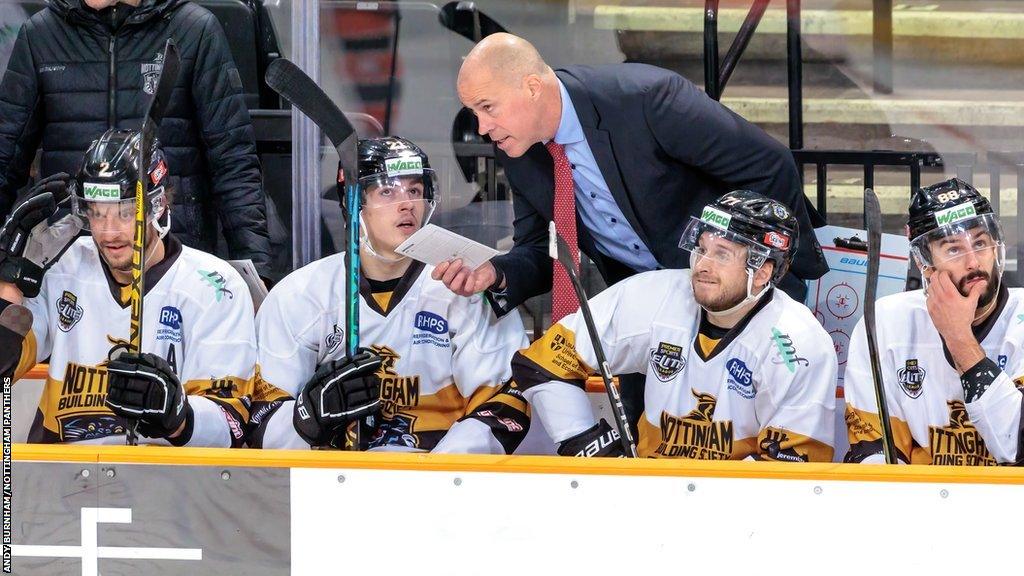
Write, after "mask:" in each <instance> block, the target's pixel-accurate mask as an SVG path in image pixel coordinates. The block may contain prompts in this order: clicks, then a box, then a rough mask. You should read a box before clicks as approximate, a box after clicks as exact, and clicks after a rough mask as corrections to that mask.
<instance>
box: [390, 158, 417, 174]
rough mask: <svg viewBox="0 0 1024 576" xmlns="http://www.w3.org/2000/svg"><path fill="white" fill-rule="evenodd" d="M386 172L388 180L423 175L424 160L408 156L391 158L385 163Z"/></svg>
mask: <svg viewBox="0 0 1024 576" xmlns="http://www.w3.org/2000/svg"><path fill="white" fill-rule="evenodd" d="M384 170H385V171H386V172H387V173H388V178H394V177H395V176H408V175H410V174H415V175H417V176H418V175H420V174H423V159H422V158H420V157H419V156H406V157H404V158H391V159H388V160H385V161H384Z"/></svg>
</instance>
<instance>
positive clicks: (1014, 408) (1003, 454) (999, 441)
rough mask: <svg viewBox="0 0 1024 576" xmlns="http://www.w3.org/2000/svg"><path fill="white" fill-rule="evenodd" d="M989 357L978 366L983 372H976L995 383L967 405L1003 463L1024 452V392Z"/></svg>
mask: <svg viewBox="0 0 1024 576" xmlns="http://www.w3.org/2000/svg"><path fill="white" fill-rule="evenodd" d="M986 360H987V361H983V365H982V366H980V367H979V368H978V369H977V370H975V371H976V372H981V374H974V375H973V377H977V378H983V379H987V380H989V381H991V384H989V385H988V388H987V389H986V390H985V392H984V393H983V394H982V395H981V396H980V397H979V398H977V399H975V400H974V401H973V402H967V403H965V404H964V406H966V408H967V415H968V416H969V417H970V419H971V422H973V423H974V426H975V427H976V428H977V429H978V433H979V434H981V437H982V438H984V439H985V446H987V447H988V450H989V452H990V453H991V454H992V457H993V458H995V459H996V461H997V462H1000V463H1015V462H1018V461H1019V460H1020V458H1021V456H1024V455H1022V454H1020V453H1019V451H1020V427H1021V411H1022V410H1024V394H1022V393H1021V391H1020V390H1018V389H1017V387H1016V386H1015V385H1014V383H1013V381H1012V380H1010V377H1009V376H1008V375H1007V374H1006V372H1004V371H1003V370H1000V369H999V367H998V365H996V363H995V362H992V361H991V360H989V359H986ZM1015 368H1016V371H1017V372H1024V366H1017V367H1015ZM968 372H971V371H968ZM965 376H968V375H967V374H965Z"/></svg>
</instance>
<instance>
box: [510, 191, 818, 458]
mask: <svg viewBox="0 0 1024 576" xmlns="http://www.w3.org/2000/svg"><path fill="white" fill-rule="evenodd" d="M797 241H798V238H797V226H796V218H795V217H794V216H793V215H792V213H790V211H789V209H788V208H786V207H785V206H784V205H782V204H779V203H778V202H775V201H773V200H769V199H768V198H765V197H764V196H761V195H760V194H757V193H754V192H749V191H745V190H738V191H734V192H729V193H728V194H725V195H723V196H722V197H720V198H719V199H718V200H716V201H715V202H714V203H712V204H710V205H708V206H706V207H705V208H704V210H703V212H702V215H701V217H700V218H696V217H694V218H693V219H692V220H691V222H690V224H689V225H688V227H687V228H686V230H685V231H684V233H683V237H682V239H681V241H680V247H681V248H682V249H684V250H688V251H690V254H691V256H690V266H691V270H658V271H653V272H645V273H643V274H638V275H636V276H633V277H631V278H628V279H626V280H624V281H622V282H620V283H618V284H615V285H614V286H612V287H610V288H608V289H607V290H605V291H604V292H602V293H601V294H598V295H597V296H596V297H594V298H593V299H591V300H590V308H591V310H592V312H593V316H594V322H595V324H596V326H597V331H598V333H599V334H600V339H601V342H600V345H601V346H602V347H603V348H604V352H605V355H606V357H607V360H608V363H609V368H610V369H611V372H612V373H617V374H621V373H634V372H645V373H646V375H647V382H646V388H645V391H644V405H645V407H646V410H645V413H644V414H643V415H642V416H641V417H640V423H639V440H638V445H637V451H638V454H639V455H640V456H642V457H653V458H665V457H669V458H673V457H679V458H693V459H706V460H723V459H744V458H750V459H764V460H782V461H796V462H800V461H830V460H831V459H832V452H833V425H834V413H833V412H834V410H833V406H834V403H835V385H836V369H837V363H836V356H835V350H834V348H833V345H832V340H831V339H830V338H829V336H828V334H826V333H825V331H824V330H823V329H822V327H821V325H820V324H818V322H817V320H815V318H814V316H813V315H812V314H811V312H810V311H809V310H808V309H807V308H806V307H805V306H803V305H802V304H800V303H798V302H795V301H794V300H792V299H791V298H790V297H789V296H787V295H786V294H785V293H784V292H782V291H780V290H776V289H774V287H773V286H774V284H775V282H777V281H778V280H779V279H780V278H782V276H783V275H784V274H785V273H786V270H787V269H788V268H789V263H790V259H791V258H792V254H793V253H794V251H795V249H796V243H797ZM512 368H513V379H514V380H515V382H516V384H517V385H518V386H519V387H520V388H522V389H523V395H524V396H525V397H526V398H527V400H528V401H529V402H530V405H531V406H532V408H533V409H534V414H535V415H536V417H537V418H539V419H540V421H541V422H542V424H543V425H544V427H545V428H546V430H547V432H548V435H550V436H551V438H552V439H554V440H555V441H556V442H559V443H560V445H559V448H558V453H559V454H562V455H573V456H584V455H585V456H591V455H596V456H614V455H622V448H621V445H620V443H619V442H618V441H609V440H611V439H615V440H617V439H618V432H617V431H616V430H614V429H612V428H611V427H610V426H609V425H608V423H607V422H606V421H605V420H604V419H601V420H600V421H599V422H596V418H595V417H594V415H593V412H592V409H591V406H590V404H589V402H588V401H587V397H586V394H585V393H584V391H583V386H584V383H585V381H586V378H587V377H588V376H590V375H593V374H595V373H596V370H597V358H596V355H595V353H594V344H593V342H591V341H590V339H589V338H588V336H587V331H586V326H585V324H584V320H583V318H582V315H581V314H580V313H576V314H573V315H570V316H567V317H566V318H564V319H563V320H562V321H561V322H559V323H558V324H556V325H554V326H552V327H551V329H550V330H548V332H547V333H546V334H545V335H544V337H543V338H542V339H540V340H537V341H535V342H534V343H533V344H532V345H531V346H530V347H529V348H527V349H526V350H523V351H521V352H519V353H517V354H516V356H515V358H514V360H513V364H512ZM595 447H599V449H597V450H595V449H594V448H595Z"/></svg>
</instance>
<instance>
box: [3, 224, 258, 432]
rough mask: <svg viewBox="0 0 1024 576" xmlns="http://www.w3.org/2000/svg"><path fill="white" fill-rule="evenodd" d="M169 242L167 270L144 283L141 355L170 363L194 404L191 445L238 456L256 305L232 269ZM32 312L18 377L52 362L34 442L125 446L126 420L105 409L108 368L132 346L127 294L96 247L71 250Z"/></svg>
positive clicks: (163, 264)
mask: <svg viewBox="0 0 1024 576" xmlns="http://www.w3.org/2000/svg"><path fill="white" fill-rule="evenodd" d="M165 242H166V244H165V247H166V255H165V258H164V260H162V261H160V262H159V263H157V264H156V265H155V266H153V267H151V268H150V269H149V270H147V271H146V275H145V278H144V280H145V289H146V291H145V300H144V308H143V317H142V321H143V323H142V326H143V332H142V351H143V352H149V353H152V354H156V355H158V356H160V357H162V358H164V359H166V360H167V362H168V363H169V364H170V365H171V366H172V367H173V368H174V369H175V372H176V373H177V375H178V378H179V380H180V381H181V383H182V385H183V386H184V388H185V392H186V393H187V394H188V403H189V405H190V406H191V407H192V410H193V426H192V431H191V436H189V437H188V438H187V442H184V445H188V446H220V447H228V446H240V445H241V444H242V443H243V442H244V432H245V423H246V420H247V418H248V408H247V405H246V404H245V402H247V401H248V399H247V398H246V399H245V400H243V396H246V395H248V394H249V393H250V388H251V386H252V376H253V372H254V370H255V366H256V338H255V327H254V320H253V316H254V312H253V305H252V299H251V297H250V296H249V292H248V290H247V289H246V285H245V282H244V281H243V280H242V278H241V277H240V276H239V275H238V273H237V272H235V270H234V269H233V268H232V267H231V266H230V265H229V264H228V263H227V262H224V261H223V260H220V259H219V258H217V257H215V256H211V255H209V254H206V253H204V252H200V251H198V250H193V249H192V248H188V247H184V246H182V245H181V243H180V242H179V241H178V240H177V239H175V238H174V237H173V236H168V237H167V238H166V239H165ZM25 306H26V307H27V308H28V309H29V310H31V312H32V316H33V323H32V332H31V333H30V334H29V335H28V336H27V337H26V340H25V342H24V343H23V346H22V362H21V363H20V365H21V368H20V370H19V372H20V373H23V372H24V371H25V370H27V368H29V367H31V366H32V365H34V364H35V363H36V362H40V361H43V360H45V359H46V358H47V357H50V365H49V373H48V376H47V379H46V384H45V387H44V389H43V395H42V398H41V399H40V401H39V409H38V411H37V413H36V417H35V421H34V422H33V423H32V427H31V430H30V432H29V442H45V443H52V442H89V443H102V444H124V442H125V439H124V431H125V428H124V420H123V419H121V418H120V417H118V416H115V415H114V414H113V413H112V412H111V411H110V410H109V409H108V408H107V407H106V406H105V405H104V399H105V398H106V393H107V372H106V367H105V365H106V361H107V356H108V353H109V352H110V350H111V348H113V347H114V346H115V345H118V344H126V343H127V341H128V338H129V325H130V316H131V309H130V303H129V291H128V289H127V287H121V286H120V285H118V284H117V283H116V282H115V281H114V280H113V278H112V277H111V276H110V274H109V272H108V271H107V269H106V268H105V267H104V266H103V265H102V264H101V263H100V256H99V253H98V251H97V249H96V246H95V244H94V242H93V240H92V238H79V239H78V240H76V241H75V243H74V244H72V246H71V247H70V248H69V249H68V251H67V252H66V253H65V254H64V255H63V256H61V258H60V260H59V261H58V262H57V264H55V265H54V266H53V268H51V269H50V270H49V271H48V272H47V273H46V275H45V276H44V277H43V284H42V288H41V290H40V292H39V295H38V296H37V297H35V298H31V299H27V300H26V301H25ZM182 440H185V438H184V437H183V438H182ZM139 442H145V443H154V444H167V441H166V440H163V439H148V438H144V437H142V436H140V437H139ZM176 443H178V444H181V442H176Z"/></svg>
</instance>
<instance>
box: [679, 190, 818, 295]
mask: <svg viewBox="0 0 1024 576" xmlns="http://www.w3.org/2000/svg"><path fill="white" fill-rule="evenodd" d="M705 232H711V233H713V234H715V235H717V236H721V237H723V238H725V239H726V240H730V241H732V242H736V243H738V244H742V245H744V246H746V247H747V248H748V254H747V268H748V269H749V270H752V271H755V270H757V269H759V268H760V267H761V266H763V265H764V264H765V262H768V261H771V262H773V263H774V264H775V266H774V269H773V271H772V279H771V281H772V283H773V284H774V283H777V282H778V281H779V280H781V279H782V277H783V276H784V275H785V274H786V271H787V270H789V264H790V262H791V261H792V259H793V252H794V251H795V250H796V246H797V242H798V240H799V225H798V224H797V220H796V216H795V215H794V214H793V212H792V211H791V210H790V209H789V208H787V207H786V206H785V205H784V204H782V203H781V202H777V201H775V200H772V199H770V198H767V197H765V196H763V195H761V194H758V193H757V192H752V191H750V190H734V191H732V192H728V193H726V194H723V195H722V196H721V197H719V198H718V199H717V200H715V201H714V202H712V203H711V204H708V205H707V206H705V207H704V209H703V210H702V211H701V215H700V218H697V217H696V216H694V217H691V218H690V223H689V225H687V227H686V230H685V231H684V232H683V237H682V238H681V239H680V241H679V247H680V248H682V249H684V250H689V251H690V252H693V251H694V250H695V249H698V248H699V245H700V237H701V235H702V234H704V233H705Z"/></svg>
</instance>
